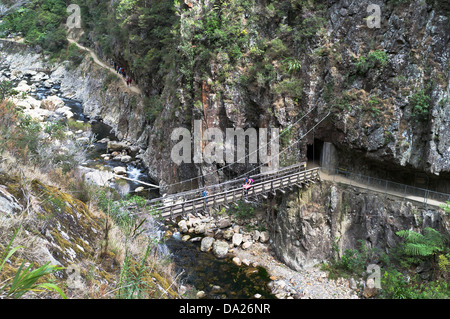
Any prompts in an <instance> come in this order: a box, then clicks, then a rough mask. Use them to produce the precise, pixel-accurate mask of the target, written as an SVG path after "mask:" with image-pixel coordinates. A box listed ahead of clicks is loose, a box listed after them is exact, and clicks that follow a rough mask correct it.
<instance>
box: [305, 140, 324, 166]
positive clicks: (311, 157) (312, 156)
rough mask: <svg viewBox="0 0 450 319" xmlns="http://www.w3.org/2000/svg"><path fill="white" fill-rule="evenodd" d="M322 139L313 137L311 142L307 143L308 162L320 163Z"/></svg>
mask: <svg viewBox="0 0 450 319" xmlns="http://www.w3.org/2000/svg"><path fill="white" fill-rule="evenodd" d="M322 148H323V141H321V140H319V139H317V138H315V139H314V142H313V144H308V146H307V151H306V156H307V158H308V162H311V163H315V164H317V165H320V156H321V154H322Z"/></svg>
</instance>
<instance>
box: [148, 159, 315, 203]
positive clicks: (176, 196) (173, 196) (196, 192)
mask: <svg viewBox="0 0 450 319" xmlns="http://www.w3.org/2000/svg"><path fill="white" fill-rule="evenodd" d="M301 167H306V162H301V163H297V164H294V165H290V166H287V167H283V168H281V169H279V170H277V171H271V172H265V173H260V174H256V175H251V178H252V179H253V180H254V181H255V180H257V179H259V178H261V177H263V178H266V177H269V176H271V175H278V174H280V173H283V172H286V171H291V170H294V169H298V168H301ZM244 180H245V178H244V177H243V178H240V179H235V180H231V181H227V182H223V183H220V184H217V185H212V186H206V188H208V189H210V190H211V189H215V188H219V189H220V188H223V187H224V186H228V185H232V186H234V185H236V184H239V185H242V183H243V182H244ZM203 189H204V188H197V189H194V190H189V191H185V192H180V193H175V194H169V195H167V196H165V197H159V198H155V199H152V200H150V201H149V202H148V203H149V204H152V203H154V202H160V201H168V200H171V199H173V200H177V199H180V198H186V197H187V196H190V195H196V196H195V197H197V196H198V195H201V193H202V191H203Z"/></svg>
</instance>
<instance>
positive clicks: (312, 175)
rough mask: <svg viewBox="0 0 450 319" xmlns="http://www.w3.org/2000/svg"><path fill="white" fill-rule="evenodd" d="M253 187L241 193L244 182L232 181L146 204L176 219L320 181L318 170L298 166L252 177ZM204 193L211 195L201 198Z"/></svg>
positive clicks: (161, 214)
mask: <svg viewBox="0 0 450 319" xmlns="http://www.w3.org/2000/svg"><path fill="white" fill-rule="evenodd" d="M251 178H252V179H253V184H252V186H251V187H250V188H249V189H247V190H246V189H244V187H243V185H244V183H245V178H240V179H235V180H232V181H228V182H224V183H221V184H217V185H214V186H210V187H206V188H199V189H195V190H191V191H187V192H182V193H177V194H172V195H168V196H164V197H160V198H156V199H153V200H151V201H150V202H149V204H150V205H151V206H152V208H153V210H154V211H155V212H158V215H159V216H160V217H161V218H171V219H173V218H175V217H177V216H180V215H186V214H188V213H196V212H201V211H208V209H210V208H220V207H225V208H228V207H229V206H228V205H230V204H233V203H236V202H237V201H240V200H248V199H257V198H267V195H268V194H269V193H272V194H276V192H277V191H279V192H282V193H284V192H285V191H286V190H288V189H289V190H292V189H293V187H299V188H302V187H306V186H308V185H309V184H312V183H316V182H317V181H319V179H320V176H319V167H316V168H313V169H308V170H307V169H306V163H298V164H295V165H292V166H289V167H285V168H282V169H280V170H277V171H274V172H268V173H262V174H258V175H252V176H251ZM205 189H206V190H207V191H208V193H209V194H211V195H206V196H205V195H203V194H202V193H203V191H204V190H205Z"/></svg>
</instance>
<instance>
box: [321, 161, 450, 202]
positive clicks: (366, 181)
mask: <svg viewBox="0 0 450 319" xmlns="http://www.w3.org/2000/svg"><path fill="white" fill-rule="evenodd" d="M321 170H323V171H325V172H329V173H331V174H333V175H339V174H342V175H344V176H345V177H346V178H348V179H349V180H350V185H352V184H351V182H352V181H355V182H358V183H361V184H362V185H364V187H365V188H369V187H377V188H379V189H380V190H379V191H380V192H382V193H385V194H387V193H389V194H392V195H396V194H394V193H393V192H395V193H398V194H397V195H396V196H400V197H403V198H406V197H407V196H417V197H420V198H423V200H418V199H417V200H416V201H418V202H421V203H423V204H425V205H428V204H430V203H429V202H428V200H429V199H433V200H435V201H438V202H442V203H443V204H445V202H446V201H450V194H448V193H442V192H437V191H432V190H429V189H426V188H421V187H416V186H410V185H407V184H401V183H396V182H393V181H389V180H385V179H381V178H377V177H372V176H367V175H362V174H357V173H353V172H349V171H347V170H342V169H340V168H336V169H330V168H325V167H322V168H321ZM333 178H334V177H333ZM354 186H357V185H354Z"/></svg>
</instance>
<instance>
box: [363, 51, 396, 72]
mask: <svg viewBox="0 0 450 319" xmlns="http://www.w3.org/2000/svg"><path fill="white" fill-rule="evenodd" d="M388 63H389V57H388V55H387V53H386V52H385V51H381V50H375V51H371V52H369V54H368V55H367V56H364V55H362V56H360V57H359V58H358V60H357V61H356V63H355V66H356V70H357V72H358V73H359V74H361V75H363V74H366V73H367V72H368V71H369V70H370V69H373V68H374V67H376V66H378V67H381V68H383V67H385V66H386V65H387V64H388Z"/></svg>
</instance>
